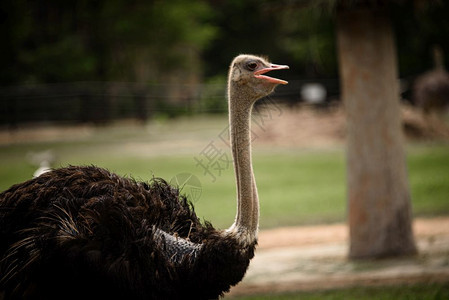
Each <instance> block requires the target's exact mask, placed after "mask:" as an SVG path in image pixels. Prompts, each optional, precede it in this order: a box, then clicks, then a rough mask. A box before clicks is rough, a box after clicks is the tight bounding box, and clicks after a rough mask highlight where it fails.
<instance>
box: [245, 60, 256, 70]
mask: <svg viewBox="0 0 449 300" xmlns="http://www.w3.org/2000/svg"><path fill="white" fill-rule="evenodd" d="M246 68H247V69H248V70H249V71H254V70H255V69H256V68H257V62H255V61H251V62H249V63H247V64H246Z"/></svg>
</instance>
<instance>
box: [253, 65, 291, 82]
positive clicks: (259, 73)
mask: <svg viewBox="0 0 449 300" xmlns="http://www.w3.org/2000/svg"><path fill="white" fill-rule="evenodd" d="M284 69H289V67H288V66H286V65H275V64H270V66H269V67H267V68H263V69H260V70H257V71H255V72H254V77H256V78H260V79H264V80H266V81H268V82H270V83H275V84H287V83H288V82H287V81H285V80H282V79H277V78H273V77H269V76H266V75H263V74H265V73H267V72H270V71H273V70H284Z"/></svg>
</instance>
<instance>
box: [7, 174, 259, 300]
mask: <svg viewBox="0 0 449 300" xmlns="http://www.w3.org/2000/svg"><path fill="white" fill-rule="evenodd" d="M254 247H255V244H254V245H250V246H248V247H246V248H243V249H242V246H241V245H239V244H238V243H237V241H236V240H234V239H233V238H231V237H224V235H222V234H221V233H220V232H219V231H217V230H215V229H214V228H213V227H212V226H211V225H210V224H209V223H205V224H202V223H201V222H200V220H199V219H198V217H197V216H196V214H195V211H194V209H193V206H192V205H191V203H189V202H188V201H187V199H186V198H185V197H184V196H182V195H180V194H179V191H178V189H177V188H174V187H172V186H170V185H169V184H167V182H165V181H164V180H162V179H157V178H155V179H153V180H152V181H151V182H149V183H145V182H137V181H135V180H133V179H129V178H123V177H120V176H118V175H116V174H113V173H110V172H109V171H107V170H104V169H101V168H97V167H94V166H89V167H67V168H61V169H57V170H54V171H51V172H48V173H45V174H43V175H41V176H39V177H37V178H35V179H32V180H29V181H26V182H24V183H21V184H18V185H14V186H12V187H11V188H9V189H8V190H6V191H4V192H3V193H1V194H0V298H1V296H2V295H3V298H4V299H118V298H126V299H211V298H218V297H219V296H220V295H222V294H223V293H224V292H226V291H228V290H229V288H230V287H231V286H232V285H235V284H236V283H238V282H239V281H240V280H241V279H242V278H243V276H244V274H245V271H246V269H247V267H248V264H249V260H250V259H251V258H252V257H253V256H254Z"/></svg>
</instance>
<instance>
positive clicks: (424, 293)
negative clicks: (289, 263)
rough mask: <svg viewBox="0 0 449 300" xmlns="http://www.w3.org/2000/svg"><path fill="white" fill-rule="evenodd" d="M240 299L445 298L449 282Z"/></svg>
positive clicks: (244, 298)
mask: <svg viewBox="0 0 449 300" xmlns="http://www.w3.org/2000/svg"><path fill="white" fill-rule="evenodd" d="M235 299H239V300H353V299H357V300H443V299H449V284H447V283H446V284H428V285H425V284H420V285H411V286H410V285H407V286H386V287H385V286H383V287H363V288H362V287H357V288H349V289H341V290H331V291H317V292H299V293H289V294H279V295H275V294H273V295H264V296H251V297H238V298H235Z"/></svg>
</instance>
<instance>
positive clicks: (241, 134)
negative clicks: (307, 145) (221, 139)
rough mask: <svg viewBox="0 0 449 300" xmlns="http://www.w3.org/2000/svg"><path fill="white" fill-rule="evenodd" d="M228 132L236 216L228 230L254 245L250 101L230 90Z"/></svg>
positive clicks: (256, 221)
mask: <svg viewBox="0 0 449 300" xmlns="http://www.w3.org/2000/svg"><path fill="white" fill-rule="evenodd" d="M228 95H229V128H230V129H229V130H230V136H231V147H232V157H233V161H234V169H235V176H236V183H237V214H236V218H235V222H234V224H233V225H232V226H231V228H229V230H228V231H230V232H233V233H235V234H237V236H238V238H239V239H241V240H242V241H244V242H246V243H253V242H254V241H255V240H256V238H257V231H258V227H259V200H258V195H257V187H256V182H255V179H254V175H253V168H252V161H251V130H250V126H251V110H252V104H251V103H252V101H249V100H248V99H243V98H244V95H245V94H243V93H239V92H238V90H237V89H235V88H232V86H230V87H229V91H228Z"/></svg>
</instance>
